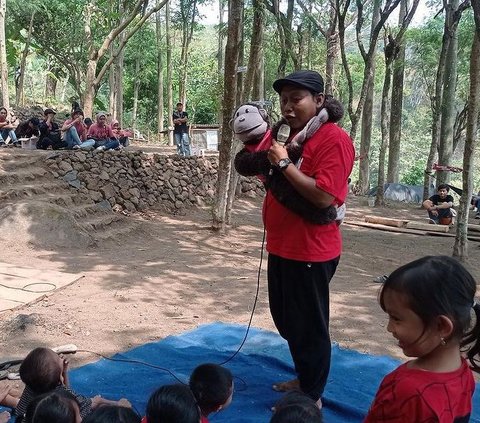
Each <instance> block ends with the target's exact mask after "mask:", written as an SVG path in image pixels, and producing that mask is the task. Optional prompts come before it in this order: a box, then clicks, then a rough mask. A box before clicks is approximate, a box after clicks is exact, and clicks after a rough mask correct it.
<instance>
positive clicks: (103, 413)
mask: <svg viewBox="0 0 480 423" xmlns="http://www.w3.org/2000/svg"><path fill="white" fill-rule="evenodd" d="M141 420H142V419H141V417H140V416H139V415H138V414H137V413H135V412H134V411H133V410H132V409H131V408H128V407H122V406H120V405H104V406H102V407H100V408H97V409H96V410H94V411H93V412H92V413H90V414H89V415H88V416H87V417H85V418H84V419H83V420H82V423H140V421H141Z"/></svg>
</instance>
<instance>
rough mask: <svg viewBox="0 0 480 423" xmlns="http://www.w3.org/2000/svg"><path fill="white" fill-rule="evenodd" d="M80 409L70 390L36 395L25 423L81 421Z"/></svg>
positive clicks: (72, 422) (26, 414)
mask: <svg viewBox="0 0 480 423" xmlns="http://www.w3.org/2000/svg"><path fill="white" fill-rule="evenodd" d="M80 421H81V418H80V410H79V407H78V403H77V402H76V400H75V397H74V396H73V395H72V394H70V393H69V392H68V391H65V392H51V393H48V394H42V395H39V396H37V397H35V398H34V399H33V400H32V401H31V402H30V404H29V405H28V407H27V412H26V413H25V419H24V420H23V422H24V423H52V422H55V423H79V422H80Z"/></svg>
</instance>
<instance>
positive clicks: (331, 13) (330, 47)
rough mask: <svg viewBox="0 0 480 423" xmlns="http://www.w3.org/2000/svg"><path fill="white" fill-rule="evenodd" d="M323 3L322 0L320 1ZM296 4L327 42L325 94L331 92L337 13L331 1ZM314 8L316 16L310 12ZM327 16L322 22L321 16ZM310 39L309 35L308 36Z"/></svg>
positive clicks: (336, 49) (302, 0)
mask: <svg viewBox="0 0 480 423" xmlns="http://www.w3.org/2000/svg"><path fill="white" fill-rule="evenodd" d="M322 3H323V2H322ZM298 4H299V5H300V7H301V8H302V9H303V11H304V13H305V14H306V15H307V16H308V18H309V20H310V22H311V23H313V24H314V25H315V28H316V29H317V30H318V31H319V32H320V33H321V34H322V36H323V37H324V38H325V41H326V43H327V58H326V62H325V94H333V92H334V91H335V67H336V63H337V60H338V52H339V38H338V30H337V24H338V13H337V9H336V8H335V5H334V4H333V2H330V1H328V2H326V5H325V4H322V5H321V6H319V5H317V4H316V3H314V2H310V3H309V5H307V4H306V2H305V0H298ZM312 8H315V12H316V14H315V15H316V16H314V15H313V14H312ZM323 16H328V17H329V18H328V22H327V23H323V22H322V17H323ZM308 41H311V37H309V38H308Z"/></svg>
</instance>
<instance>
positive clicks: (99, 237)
mask: <svg viewBox="0 0 480 423" xmlns="http://www.w3.org/2000/svg"><path fill="white" fill-rule="evenodd" d="M139 225H140V222H138V221H136V220H134V219H132V218H129V219H127V218H125V219H122V220H121V221H118V222H114V223H113V224H111V225H109V226H107V227H105V228H104V229H103V230H101V231H98V232H95V234H94V235H93V236H94V238H95V241H97V242H105V241H116V242H118V243H120V242H121V240H122V239H123V238H124V237H125V236H127V235H129V234H130V233H131V232H133V231H134V230H136V229H137V228H138V227H139Z"/></svg>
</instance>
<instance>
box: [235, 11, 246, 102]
mask: <svg viewBox="0 0 480 423" xmlns="http://www.w3.org/2000/svg"><path fill="white" fill-rule="evenodd" d="M244 13H245V12H244V11H242V15H241V17H240V39H239V42H238V59H237V67H240V66H244V63H243V61H244V59H245V41H244V31H243V23H244ZM243 76H244V72H237V93H236V96H235V97H236V98H235V108H236V107H238V106H240V105H241V104H243V102H244V92H243V80H244V77H243Z"/></svg>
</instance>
